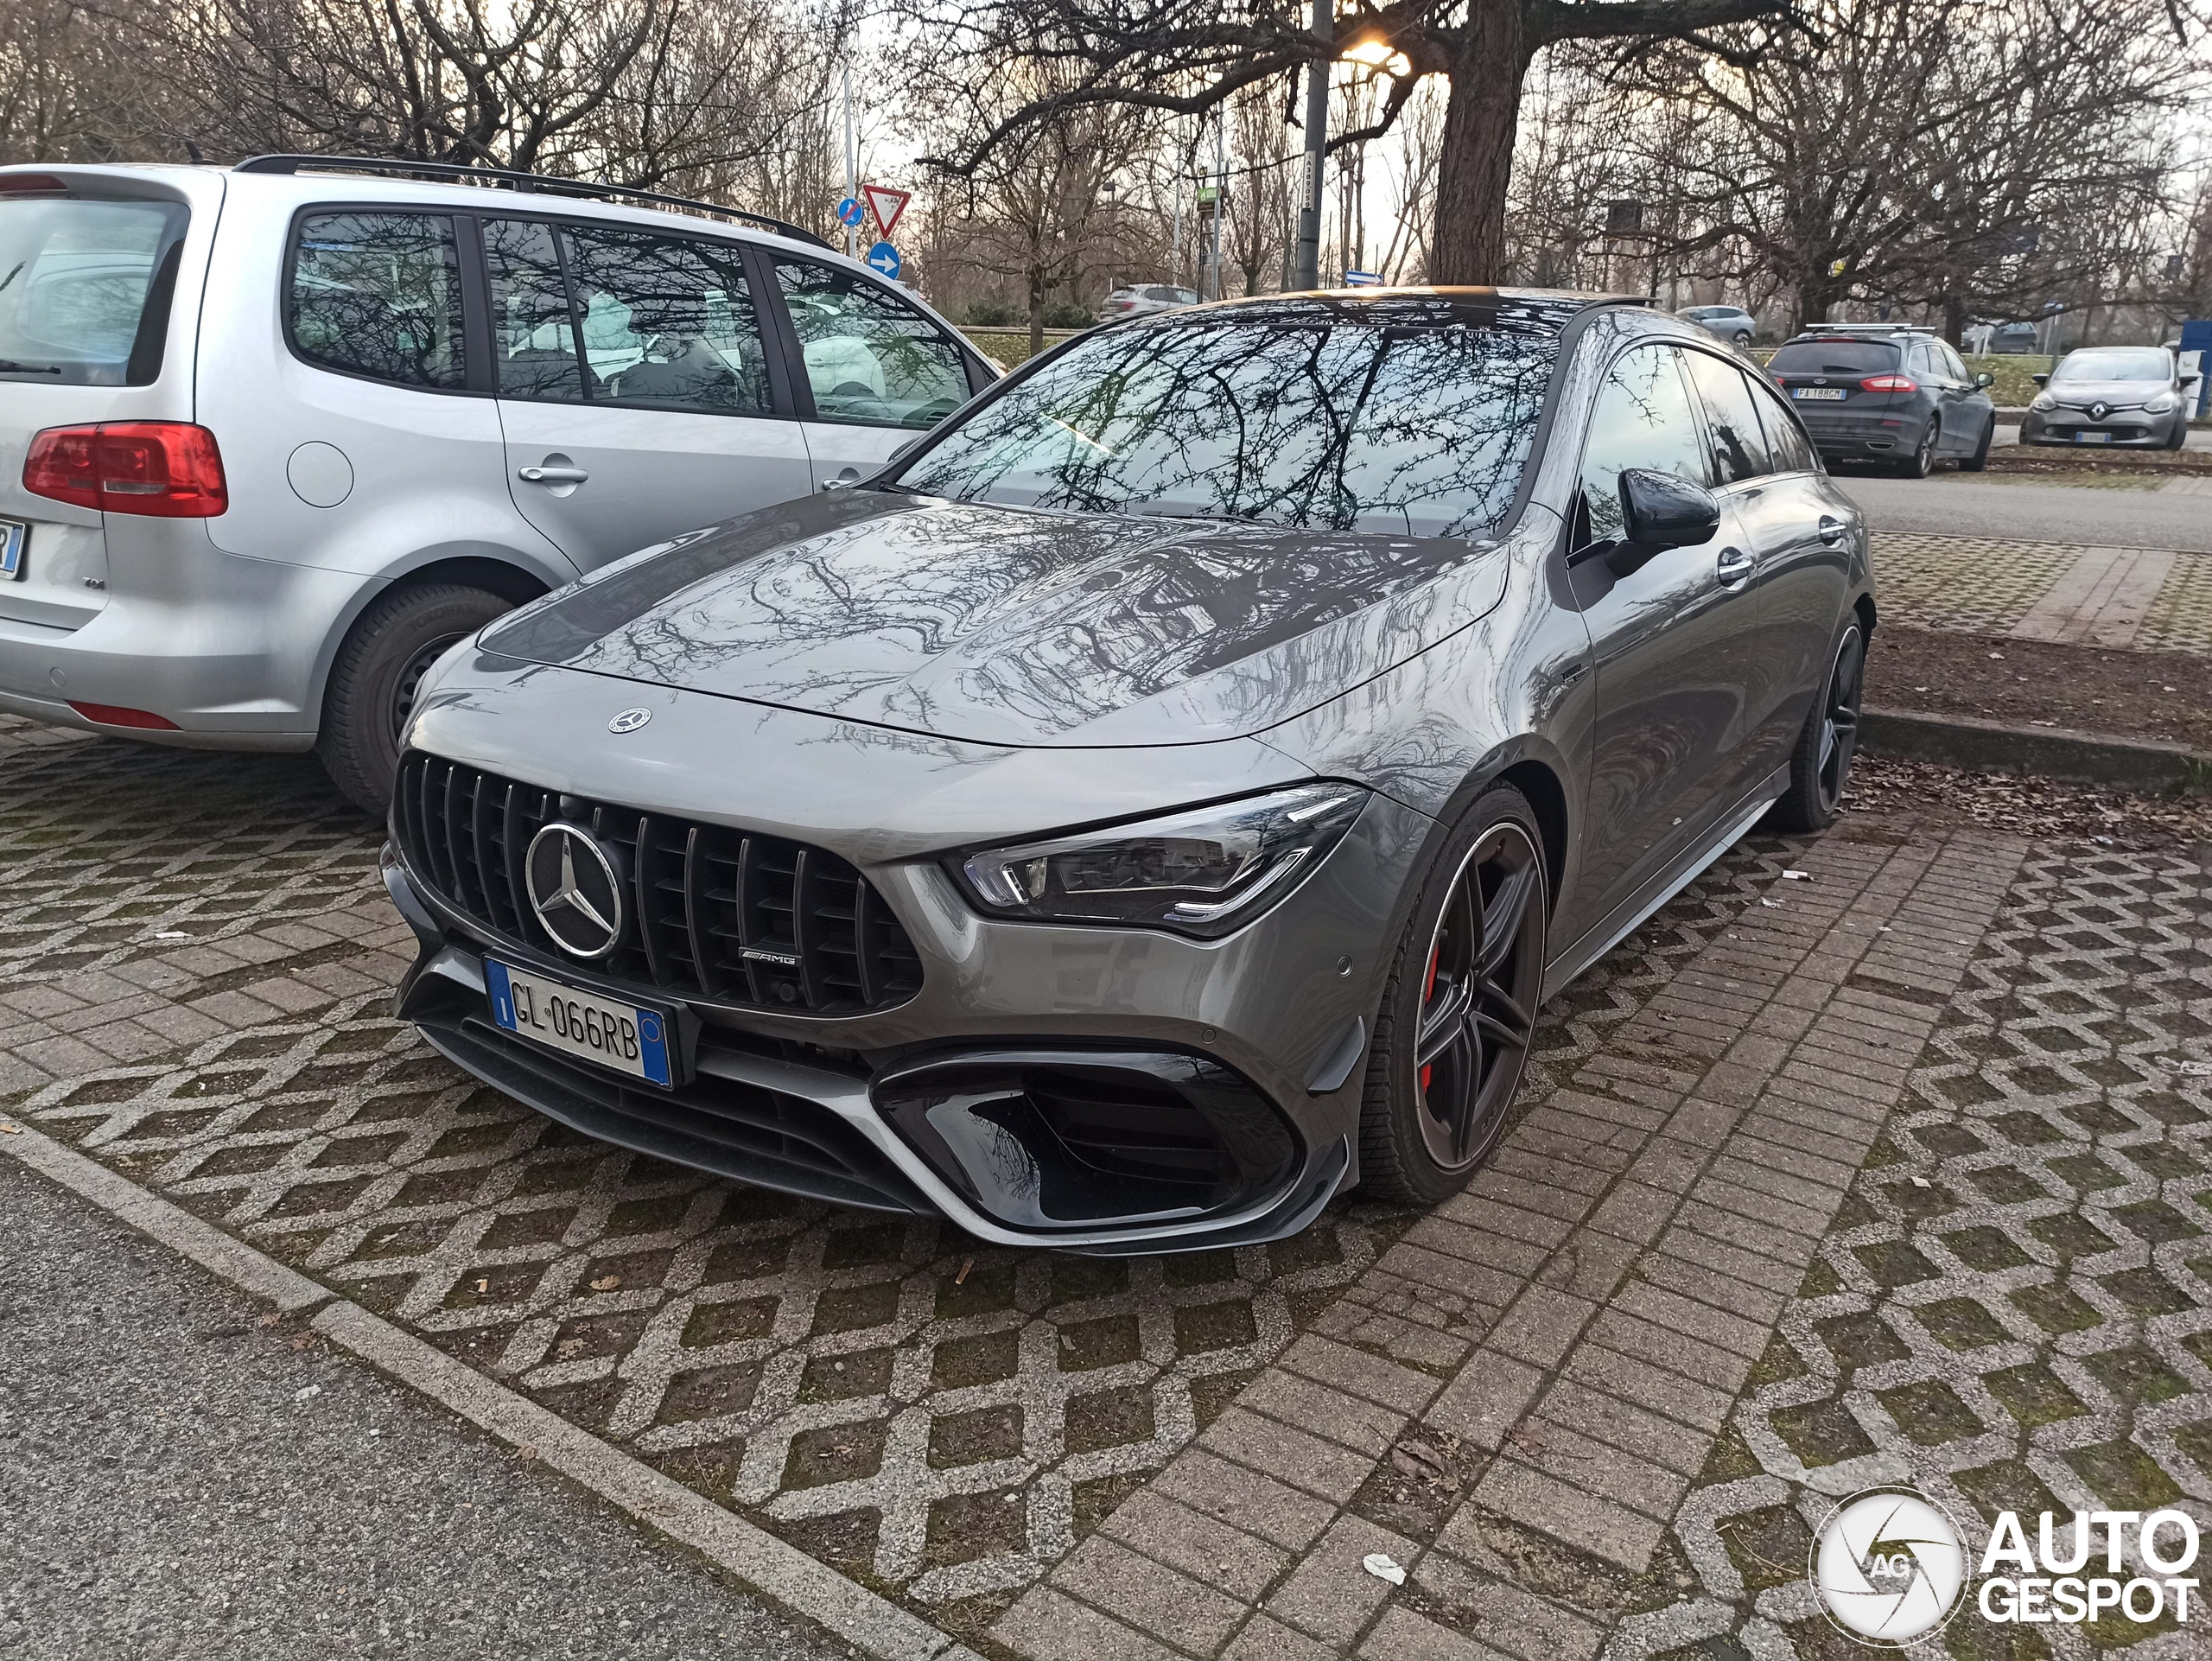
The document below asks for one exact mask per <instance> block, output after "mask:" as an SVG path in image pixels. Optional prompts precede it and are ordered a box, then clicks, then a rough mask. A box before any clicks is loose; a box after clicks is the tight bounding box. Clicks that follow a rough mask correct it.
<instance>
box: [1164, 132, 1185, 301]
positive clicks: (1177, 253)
mask: <svg viewBox="0 0 2212 1661" xmlns="http://www.w3.org/2000/svg"><path fill="white" fill-rule="evenodd" d="M1176 125H1177V126H1178V127H1179V126H1181V125H1182V123H1181V122H1177V123H1176ZM1175 137H1176V139H1177V149H1178V150H1180V149H1181V142H1180V141H1181V139H1182V137H1183V136H1182V134H1181V133H1177V134H1176V135H1175ZM1168 179H1169V182H1170V185H1171V187H1172V188H1173V190H1174V192H1175V242H1174V245H1173V248H1172V249H1171V251H1169V253H1168V256H1167V263H1168V265H1169V267H1170V268H1171V269H1170V270H1168V273H1167V285H1168V287H1170V288H1180V287H1182V285H1183V158H1182V156H1179V155H1178V156H1176V157H1175V158H1174V165H1173V169H1172V170H1171V171H1170V172H1169V174H1168Z"/></svg>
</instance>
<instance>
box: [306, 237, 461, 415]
mask: <svg viewBox="0 0 2212 1661" xmlns="http://www.w3.org/2000/svg"><path fill="white" fill-rule="evenodd" d="M285 325H286V328H288V329H289V332H290V334H291V339H292V347H293V350H295V351H296V352H297V353H299V354H300V355H301V356H302V358H305V359H306V360H308V362H309V363H314V364H320V365H321V366H323V367H324V368H326V369H338V370H343V371H344V372H346V373H348V374H353V375H365V376H367V377H368V378H369V379H372V380H382V381H390V382H391V383H392V384H393V385H398V386H429V387H442V388H453V387H459V386H461V385H466V384H467V379H468V364H467V354H466V353H464V351H463V350H462V347H461V263H460V258H459V257H458V255H457V253H456V252H455V250H454V230H453V221H452V220H450V219H448V218H447V217H446V216H445V215H444V214H442V213H311V214H309V215H308V216H307V217H306V218H305V219H302V220H301V221H300V224H299V230H298V232H297V233H296V239H295V240H294V243H293V246H292V274H291V280H290V284H289V293H288V296H287V300H286V316H285Z"/></svg>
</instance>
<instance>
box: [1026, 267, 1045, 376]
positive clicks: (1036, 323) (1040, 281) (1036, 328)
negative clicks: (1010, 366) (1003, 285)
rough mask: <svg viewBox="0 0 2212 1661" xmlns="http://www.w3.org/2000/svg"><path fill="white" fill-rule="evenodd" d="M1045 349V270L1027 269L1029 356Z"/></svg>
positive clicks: (1039, 268)
mask: <svg viewBox="0 0 2212 1661" xmlns="http://www.w3.org/2000/svg"><path fill="white" fill-rule="evenodd" d="M1044 349H1045V268H1044V267H1043V266H1042V265H1032V266H1031V267H1030V268H1029V355H1030V356H1031V357H1035V356H1036V355H1037V354H1038V353H1039V352H1042V351H1043V350H1044Z"/></svg>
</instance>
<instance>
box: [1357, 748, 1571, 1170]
mask: <svg viewBox="0 0 2212 1661" xmlns="http://www.w3.org/2000/svg"><path fill="white" fill-rule="evenodd" d="M1492 862H1496V863H1497V869H1496V870H1495V871H1493V869H1492ZM1550 875H1551V874H1550V870H1549V869H1548V864H1547V862H1546V859H1545V853H1544V837H1543V831H1542V830H1541V827H1540V826H1539V825H1538V824H1537V821H1536V815H1535V810H1534V809H1533V808H1531V807H1530V806H1529V799H1528V798H1527V797H1525V796H1523V795H1522V793H1521V792H1519V791H1518V790H1516V789H1515V788H1514V787H1513V786H1511V785H1509V784H1496V785H1492V786H1491V787H1490V788H1489V789H1487V790H1485V791H1484V792H1483V793H1482V794H1481V795H1479V796H1478V797H1477V798H1476V799H1475V800H1474V802H1473V803H1472V805H1470V806H1469V807H1468V809H1467V811H1465V813H1464V814H1463V815H1462V816H1461V817H1460V818H1459V822H1458V823H1457V824H1454V825H1453V826H1452V830H1451V831H1450V832H1449V833H1448V834H1447V835H1446V837H1445V838H1444V840H1443V843H1442V845H1441V846H1440V848H1439V849H1438V850H1437V852H1436V855H1435V857H1434V859H1433V862H1431V864H1430V866H1429V869H1428V875H1427V876H1426V877H1425V878H1424V879H1423V880H1422V883H1421V892H1420V894H1419V896H1418V897H1417V898H1416V899H1415V901H1414V906H1413V913H1412V915H1411V916H1410V917H1409V918H1408V919H1407V920H1406V924H1405V927H1404V929H1403V931H1402V933H1401V934H1400V936H1399V938H1398V941H1397V944H1396V947H1395V957H1394V958H1393V960H1392V962H1391V964H1390V979H1389V985H1388V986H1386V987H1385V988H1384V990H1383V1003H1382V1008H1381V1009H1379V1010H1378V1011H1377V1013H1376V1019H1375V1041H1374V1043H1373V1044H1372V1045H1371V1046H1370V1047H1369V1049H1368V1052H1367V1078H1366V1085H1365V1091H1364V1100H1363V1104H1362V1109H1361V1115H1360V1132H1359V1186H1360V1189H1361V1191H1362V1192H1363V1193H1366V1194H1368V1195H1370V1197H1372V1198H1375V1199H1377V1200H1387V1201H1391V1202H1395V1203H1397V1204H1401V1205H1415V1206H1433V1205H1435V1204H1436V1203H1437V1202H1438V1201H1440V1200H1448V1199H1450V1198H1451V1197H1452V1195H1453V1194H1455V1193H1459V1191H1460V1190H1461V1189H1462V1188H1464V1187H1466V1186H1467V1182H1468V1180H1469V1179H1470V1178H1471V1177H1472V1176H1473V1175H1474V1174H1475V1173H1476V1172H1477V1171H1478V1170H1479V1169H1480V1168H1482V1165H1483V1161H1484V1160H1486V1159H1487V1158H1489V1157H1490V1155H1491V1150H1492V1149H1494V1148H1496V1146H1497V1142H1498V1138H1499V1137H1500V1136H1503V1134H1504V1131H1505V1128H1506V1121H1507V1117H1508V1114H1509V1111H1510V1108H1511V1106H1512V1104H1513V1098H1514V1097H1515V1095H1516V1093H1518V1091H1519V1089H1520V1085H1521V1080H1522V1075H1523V1073H1524V1072H1526V1070H1527V1067H1528V1061H1529V1050H1530V1049H1531V1048H1532V1047H1533V1041H1534V1038H1535V1032H1534V1028H1535V1015H1536V1006H1537V1004H1538V1003H1539V1002H1541V999H1542V996H1543V977H1544V946H1545V933H1546V925H1547V923H1548V920H1549V912H1550V901H1551V891H1550ZM1492 879H1496V880H1495V881H1494V886H1493V887H1491V888H1490V890H1489V891H1488V892H1487V894H1486V893H1485V890H1484V882H1485V881H1491V880H1492ZM1509 884H1512V885H1515V886H1516V887H1517V888H1518V889H1519V894H1518V903H1517V904H1516V903H1513V902H1512V901H1510V900H1509V899H1507V898H1506V897H1505V894H1506V889H1507V888H1508V886H1509ZM1463 888H1468V889H1470V890H1471V894H1472V896H1473V899H1472V903H1471V907H1469V906H1468V905H1467V904H1466V903H1465V902H1464V901H1463V900H1462V889H1463ZM1508 911H1510V913H1511V916H1510V920H1505V919H1504V918H1503V913H1506V912H1508ZM1447 912H1449V913H1452V921H1447ZM1493 913H1497V914H1498V916H1497V918H1495V919H1494V916H1493ZM1466 922H1472V923H1474V924H1475V925H1477V926H1475V927H1473V928H1472V929H1471V930H1470V929H1468V928H1467V927H1465V923H1466ZM1494 926H1496V927H1497V928H1498V929H1499V931H1500V932H1501V933H1503V934H1510V935H1511V936H1512V939H1510V940H1492V939H1491V938H1490V933H1491V930H1492V928H1493V927H1494ZM1469 935H1471V943H1470V940H1469V939H1467V938H1465V937H1466V936H1469ZM1494 947H1495V948H1498V949H1497V950H1496V951H1493V948H1494ZM1470 951H1471V955H1469V956H1467V957H1465V958H1460V956H1459V954H1460V953H1461V952H1470ZM1447 952H1448V953H1450V954H1451V955H1452V956H1453V958H1454V959H1455V964H1454V966H1455V967H1456V968H1458V969H1459V971H1460V973H1459V975H1458V977H1457V978H1458V980H1459V982H1460V983H1461V986H1462V987H1464V988H1465V989H1467V992H1468V996H1465V998H1464V1000H1463V999H1461V998H1459V997H1458V996H1455V995H1454V991H1453V989H1452V985H1451V984H1450V982H1451V979H1452V977H1451V976H1449V975H1448V974H1447V975H1444V976H1440V974H1439V972H1438V971H1439V968H1440V964H1441V959H1442V958H1443V957H1444V956H1445V955H1446V953H1447ZM1440 982H1441V983H1443V985H1442V996H1440V995H1439V992H1440ZM1485 1002H1486V1004H1487V1008H1486V1011H1485V1014H1484V1020H1483V1022H1482V1028H1489V1029H1491V1031H1490V1032H1485V1031H1484V1030H1482V1029H1481V1028H1477V1029H1476V1030H1475V1031H1474V1032H1473V1034H1471V1037H1467V1038H1463V1039H1462V1040H1461V1041H1459V1042H1457V1043H1453V1044H1452V1045H1451V1046H1450V1047H1448V1048H1446V1049H1445V1050H1443V1051H1442V1052H1440V1053H1439V1054H1437V1055H1436V1056H1435V1057H1434V1059H1433V1065H1432V1066H1429V1067H1427V1068H1424V1067H1422V1066H1421V1054H1420V1044H1421V1033H1422V1028H1423V1027H1424V1025H1425V1024H1433V1027H1434V1029H1435V1030H1436V1031H1437V1032H1438V1033H1440V1034H1441V1033H1445V1032H1446V1031H1448V1030H1450V1029H1452V1028H1471V1027H1473V1026H1474V1025H1475V1023H1474V1021H1473V1020H1472V1019H1471V1017H1472V1015H1473V1012H1474V1011H1475V1009H1477V1008H1478V1006H1483V1005H1484V1004H1485ZM1455 1009H1458V1010H1463V1011H1464V1013H1463V1014H1462V1015H1460V1016H1459V1017H1457V1018H1456V1019H1453V1020H1451V1021H1446V1020H1443V1019H1436V1020H1434V1021H1433V1023H1432V1021H1431V1017H1432V1014H1434V1015H1438V1016H1442V1015H1446V1014H1448V1013H1449V1012H1451V1011H1452V1010H1455ZM1508 1032H1510V1034H1512V1035H1513V1041H1507V1042H1499V1041H1497V1037H1493V1036H1492V1035H1491V1034H1492V1033H1495V1034H1498V1035H1501V1036H1502V1035H1503V1034H1507V1033H1508ZM1425 1073H1427V1074H1432V1075H1435V1074H1440V1075H1441V1076H1440V1079H1439V1078H1436V1077H1424V1074H1425ZM1433 1086H1435V1087H1437V1088H1436V1089H1435V1090H1434V1091H1433ZM1470 1091H1471V1100H1469V1101H1467V1102H1466V1103H1465V1104H1464V1105H1465V1110H1466V1111H1465V1115H1464V1124H1465V1130H1464V1133H1463V1134H1459V1135H1456V1136H1455V1135H1454V1134H1453V1132H1454V1130H1455V1126H1454V1125H1447V1124H1446V1123H1445V1122H1444V1121H1443V1119H1442V1118H1441V1117H1439V1116H1438V1115H1437V1114H1436V1113H1435V1112H1434V1111H1433V1108H1434V1107H1435V1106H1436V1105H1437V1104H1439V1103H1440V1102H1441V1103H1442V1104H1444V1105H1446V1107H1447V1109H1448V1108H1450V1107H1451V1106H1452V1105H1453V1104H1455V1103H1456V1102H1457V1098H1459V1096H1461V1095H1465V1094H1468V1093H1469V1092H1470ZM1454 1117H1455V1120H1456V1119H1459V1118H1460V1117H1462V1116H1460V1115H1457V1114H1455V1116H1454Z"/></svg>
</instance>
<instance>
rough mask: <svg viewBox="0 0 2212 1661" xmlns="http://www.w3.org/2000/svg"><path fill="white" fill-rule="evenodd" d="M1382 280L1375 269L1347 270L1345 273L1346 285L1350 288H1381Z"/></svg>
mask: <svg viewBox="0 0 2212 1661" xmlns="http://www.w3.org/2000/svg"><path fill="white" fill-rule="evenodd" d="M1382 282H1383V278H1382V277H1381V276H1380V275H1379V274H1378V273H1376V272H1374V271H1346V272H1345V273H1344V287H1346V288H1348V289H1372V288H1379V287H1380V286H1381V285H1382Z"/></svg>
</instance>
